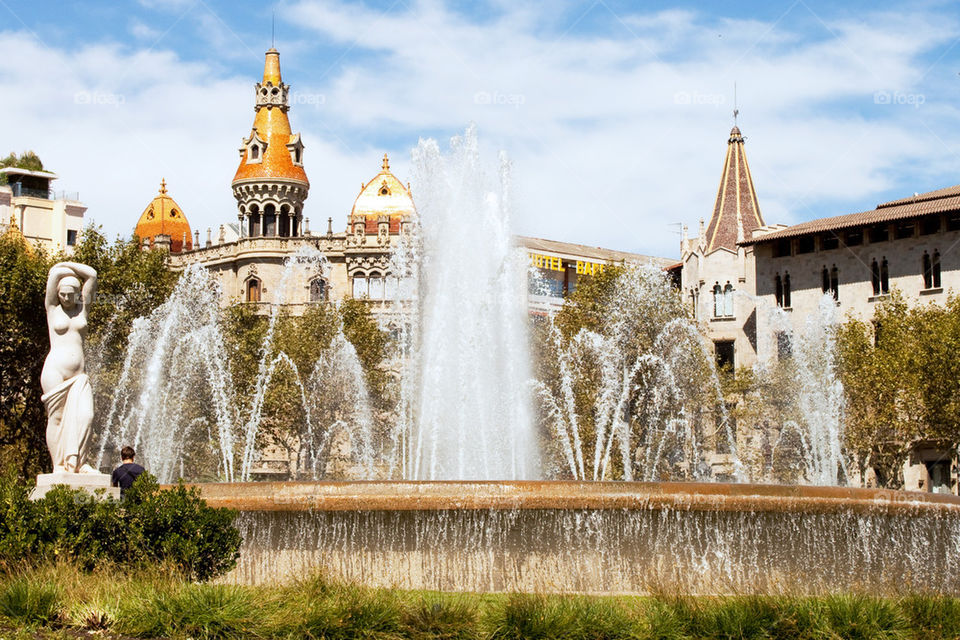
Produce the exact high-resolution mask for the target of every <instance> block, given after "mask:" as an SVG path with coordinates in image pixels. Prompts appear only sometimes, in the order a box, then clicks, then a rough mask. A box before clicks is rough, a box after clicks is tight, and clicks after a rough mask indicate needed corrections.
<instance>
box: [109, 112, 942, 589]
mask: <svg viewBox="0 0 960 640" xmlns="http://www.w3.org/2000/svg"><path fill="white" fill-rule="evenodd" d="M414 165H415V167H416V171H415V173H416V189H415V192H416V193H417V194H418V208H419V216H420V221H419V222H420V224H419V225H418V227H419V229H418V231H416V232H415V233H412V234H409V235H406V236H404V237H403V238H402V239H401V243H400V245H399V246H398V247H397V248H396V250H395V252H394V255H393V263H392V267H391V271H392V273H393V274H395V275H396V276H398V278H399V285H398V286H399V288H400V289H401V290H402V291H400V293H399V295H397V296H396V297H395V300H394V302H393V303H392V304H393V305H394V312H395V313H394V316H395V317H397V318H399V319H400V321H399V323H398V324H397V325H396V327H395V334H396V348H397V354H396V358H395V362H394V364H393V366H394V367H395V369H396V371H398V372H399V391H398V394H397V396H398V400H397V404H396V409H395V411H394V415H393V419H392V421H391V425H390V428H389V429H387V431H386V433H385V434H380V435H378V433H379V432H378V430H377V429H376V428H375V427H374V424H375V422H376V420H375V416H374V413H373V410H372V408H371V405H370V402H369V395H368V390H367V388H366V386H365V381H364V376H363V370H362V368H361V366H360V362H359V360H358V357H357V353H356V350H355V349H354V348H353V345H351V344H350V342H349V340H347V338H346V336H345V335H344V333H343V331H342V330H340V331H338V332H336V334H335V336H334V337H333V339H332V341H331V343H330V346H329V347H328V349H327V350H326V351H325V352H324V355H323V356H322V357H321V358H320V360H318V361H317V362H316V363H315V365H314V366H313V368H312V370H310V371H299V370H297V368H296V366H295V365H294V364H293V361H292V360H291V359H290V358H289V357H287V356H286V355H285V354H284V353H282V352H278V351H277V349H276V348H275V345H274V336H275V329H276V326H277V322H278V320H277V318H278V313H279V312H278V308H279V307H280V305H275V306H274V307H273V309H271V311H270V316H269V319H268V325H267V331H266V334H265V336H264V338H263V341H262V344H261V346H260V349H259V353H258V360H257V373H256V375H255V380H254V382H253V384H252V389H253V392H252V393H251V394H250V397H249V398H246V397H237V396H236V395H235V392H234V391H233V384H232V379H231V376H232V373H231V370H230V368H229V366H228V365H227V363H228V362H229V353H228V349H227V347H226V341H225V339H224V335H223V330H222V324H221V321H220V319H219V317H220V310H219V306H218V302H217V301H218V299H219V295H218V292H217V290H216V286H215V283H213V282H211V280H210V278H209V276H208V275H207V274H206V273H205V272H204V271H203V270H202V269H199V268H190V269H188V270H187V271H186V272H185V273H184V274H183V276H182V277H181V280H180V282H179V284H178V286H177V289H176V291H175V292H174V294H173V296H171V298H170V300H169V301H167V303H166V304H164V305H163V306H161V307H159V308H158V309H157V310H156V311H155V312H154V314H153V315H152V316H151V317H150V318H146V319H143V320H142V321H138V323H136V324H135V326H134V329H133V332H132V334H131V336H130V340H129V348H128V351H127V354H126V360H125V362H124V364H123V368H122V373H121V375H120V380H119V381H118V382H117V384H116V394H115V399H114V403H113V406H112V407H111V408H110V411H109V414H108V416H107V419H106V427H105V429H104V430H103V433H101V439H100V455H101V459H102V457H103V456H104V452H105V451H108V450H109V449H110V448H111V447H115V446H117V445H118V444H120V443H121V442H127V441H133V442H134V443H136V444H135V446H137V448H138V449H140V450H141V455H142V457H143V459H145V460H146V462H147V466H148V467H149V468H150V469H151V471H154V472H155V473H157V474H158V475H159V477H160V478H161V479H162V480H164V481H172V480H173V479H175V478H176V477H177V476H178V473H182V471H180V469H182V467H181V465H182V464H183V460H184V456H186V455H193V456H196V455H201V454H197V453H189V454H188V452H187V451H186V450H185V449H184V442H186V441H187V440H189V438H188V435H189V434H191V433H194V434H196V433H198V432H199V433H200V434H201V435H204V434H206V438H207V440H208V441H209V442H211V443H213V444H212V445H211V446H210V447H209V449H210V454H209V455H210V456H211V457H212V458H213V459H214V460H215V464H214V467H215V468H216V475H217V479H219V480H221V482H208V483H202V484H199V485H198V486H199V487H200V490H201V492H202V494H203V495H204V497H205V498H206V499H207V500H208V502H209V503H210V504H212V505H214V506H226V507H233V508H236V509H239V510H240V516H239V518H238V526H239V527H240V528H241V531H242V533H243V537H244V547H243V549H242V555H241V558H240V561H239V564H238V566H237V568H236V569H235V570H234V571H233V572H232V573H231V574H230V575H229V576H227V577H226V580H227V581H233V582H240V583H259V582H268V581H276V580H286V579H290V578H294V577H297V576H300V575H303V574H304V573H305V572H308V571H311V570H315V569H317V568H322V569H323V570H324V571H325V572H326V573H327V574H328V575H329V576H330V577H334V578H341V579H345V580H355V581H361V582H364V583H366V584H369V585H374V586H384V587H404V588H411V589H438V590H473V591H512V590H521V591H559V592H572V591H576V592H590V593H650V592H652V591H663V590H668V591H681V592H686V593H693V594H716V593H757V592H759V593H764V592H782V591H798V592H805V593H810V592H822V591H831V590H846V589H869V590H870V591H872V592H879V591H890V592H896V591H898V590H902V589H905V588H908V589H931V590H936V591H940V592H944V593H957V592H960V578H958V577H957V576H958V575H960V572H958V571H957V569H958V568H960V566H957V565H958V564H960V560H958V558H960V553H958V551H960V500H958V499H956V498H954V497H949V496H942V495H934V494H915V493H906V492H897V491H887V490H876V489H858V488H848V487H841V486H837V485H840V484H842V483H845V482H846V481H847V478H846V476H845V475H844V474H845V469H846V468H847V466H846V462H845V460H844V456H843V451H842V447H841V442H842V433H841V430H840V426H841V425H842V410H843V409H842V389H840V388H839V387H838V384H837V382H836V378H835V376H834V374H833V362H832V355H831V348H830V339H831V336H832V327H833V326H834V324H835V322H836V319H835V318H834V317H833V316H831V313H833V314H835V307H832V306H831V305H832V302H831V303H830V304H827V303H825V305H824V306H823V307H822V309H821V314H820V315H819V316H818V317H816V318H812V319H811V321H810V323H809V325H808V327H807V330H806V331H805V332H802V333H801V334H798V335H793V336H788V337H789V342H790V344H791V348H792V350H793V354H794V360H795V366H796V370H797V380H798V381H799V384H798V385H797V388H798V391H797V397H796V401H795V402H796V406H798V407H799V409H798V410H799V412H800V414H801V418H800V419H798V420H795V421H793V422H791V423H790V425H788V428H789V429H790V430H792V431H793V432H795V433H796V434H799V438H800V440H801V443H802V450H803V455H802V458H803V460H802V467H803V468H802V469H801V470H800V471H798V474H797V477H799V478H800V479H801V481H802V482H804V483H805V484H806V486H784V485H771V484H751V483H750V482H751V481H754V480H756V479H761V478H765V477H766V476H764V475H763V473H760V472H756V471H753V470H752V469H751V465H750V464H749V461H750V458H751V454H750V452H749V451H743V450H742V447H741V446H740V443H739V441H738V438H737V434H736V427H735V425H733V423H732V420H731V418H730V416H729V415H728V413H727V408H726V400H725V398H724V397H723V393H722V391H721V385H720V382H719V379H718V376H717V373H716V371H715V370H714V367H713V364H712V354H711V353H710V352H709V351H708V350H707V347H706V346H705V344H704V342H703V339H702V338H701V337H700V334H699V333H698V331H697V327H696V325H695V324H694V323H692V322H691V321H689V320H687V319H686V318H685V317H684V315H683V314H682V313H679V312H675V305H677V304H679V301H678V300H675V298H676V296H674V295H673V293H672V291H671V289H670V286H669V283H668V282H667V280H666V278H665V277H664V276H663V274H662V273H661V272H660V271H659V270H657V269H655V268H652V267H650V268H647V267H638V268H633V269H628V270H626V272H625V273H624V274H623V275H622V280H621V281H619V282H618V286H617V287H616V288H615V291H614V293H613V294H612V295H613V298H612V299H611V300H609V301H606V302H607V303H608V308H609V309H611V310H612V311H611V313H609V314H606V317H605V318H604V319H603V320H602V322H600V323H598V326H596V327H594V328H592V329H590V330H586V329H584V330H580V331H578V332H577V333H575V334H574V335H566V334H564V331H563V329H562V328H561V327H558V326H555V325H553V324H550V323H548V324H547V325H546V326H541V329H542V330H543V331H544V333H545V335H546V336H547V338H548V339H547V341H546V344H547V350H548V353H549V354H550V357H551V362H550V367H551V368H552V369H551V370H552V371H554V372H555V374H556V375H554V376H552V377H551V378H544V379H540V380H535V379H534V376H533V374H532V369H531V366H530V362H531V355H530V347H529V336H528V335H527V332H528V326H527V319H526V317H525V290H526V285H525V278H524V269H525V266H524V262H525V261H524V260H523V256H521V255H519V254H518V253H517V251H516V250H515V249H514V248H513V247H512V245H511V233H510V215H511V210H510V177H509V165H508V163H507V162H506V160H505V159H503V158H501V163H500V170H499V172H498V173H497V174H496V178H493V179H491V177H490V176H488V175H487V174H486V173H485V170H484V165H483V163H482V162H481V154H480V151H479V144H478V140H477V137H476V133H475V131H473V130H472V129H469V130H468V131H467V132H466V134H465V135H463V136H460V137H457V138H455V139H454V140H453V142H452V144H451V149H450V151H449V152H442V151H441V150H440V148H439V146H438V145H437V144H436V143H435V142H433V141H423V142H421V144H420V146H419V147H418V148H417V150H416V151H415V152H414ZM465 220H468V221H469V230H467V231H465V229H464V221H465ZM316 268H320V269H322V268H323V256H322V254H320V253H319V252H317V251H316V250H304V251H302V252H301V253H298V254H297V255H296V256H294V257H292V258H291V259H290V260H288V262H287V265H286V268H285V274H284V276H283V281H284V283H286V282H287V281H288V280H289V281H291V282H292V281H295V280H297V278H298V276H297V272H298V270H301V269H316ZM285 286H286V285H281V287H280V289H281V294H280V295H281V300H282V295H283V294H282V291H283V289H284V287H285ZM637 309H640V310H642V311H641V312H637ZM782 329H783V330H784V331H785V330H786V328H785V326H784V327H782ZM279 372H286V374H289V376H290V378H291V379H292V380H293V381H294V386H295V388H296V390H297V393H296V394H294V395H297V396H298V397H299V401H300V403H301V405H302V412H303V415H304V421H305V424H304V427H303V429H301V431H300V432H299V433H300V435H299V436H298V440H297V446H298V447H299V454H298V456H297V457H298V460H299V462H298V464H297V472H298V473H299V474H300V475H301V477H305V478H308V479H310V481H304V482H235V481H236V480H242V481H246V480H249V479H250V478H251V477H252V476H251V471H252V469H253V468H254V465H255V464H256V463H257V443H258V438H259V435H260V434H261V429H262V426H263V420H264V416H263V407H264V398H265V396H266V394H267V393H268V390H269V389H270V388H271V385H272V384H274V381H275V378H276V376H277V375H279ZM286 374H285V375H286ZM585 380H586V381H590V382H592V387H591V389H590V393H589V394H584V393H582V391H581V390H582V389H583V385H584V381H585ZM584 398H586V400H585V399H584ZM201 439H202V438H201ZM708 449H709V450H712V451H714V452H722V454H719V457H718V456H717V455H715V456H713V457H710V456H708V455H707V453H706V451H707V450H708ZM721 458H722V459H721ZM190 464H193V462H192V461H191V463H190ZM190 464H188V466H190ZM334 478H335V479H334ZM730 481H735V482H730ZM818 485H819V486H818Z"/></svg>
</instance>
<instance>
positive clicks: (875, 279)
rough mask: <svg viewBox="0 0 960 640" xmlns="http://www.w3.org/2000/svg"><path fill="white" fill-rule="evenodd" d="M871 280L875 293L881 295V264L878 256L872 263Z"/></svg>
mask: <svg viewBox="0 0 960 640" xmlns="http://www.w3.org/2000/svg"><path fill="white" fill-rule="evenodd" d="M870 282H871V283H872V284H873V295H875V296H878V295H880V265H879V264H877V259H876V258H874V259H873V262H871V263H870Z"/></svg>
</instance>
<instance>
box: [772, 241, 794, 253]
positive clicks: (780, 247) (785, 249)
mask: <svg viewBox="0 0 960 640" xmlns="http://www.w3.org/2000/svg"><path fill="white" fill-rule="evenodd" d="M790 253H791V251H790V239H789V238H786V239H783V240H777V241H776V242H775V243H774V244H773V257H774V258H785V257H787V256H789V255H790Z"/></svg>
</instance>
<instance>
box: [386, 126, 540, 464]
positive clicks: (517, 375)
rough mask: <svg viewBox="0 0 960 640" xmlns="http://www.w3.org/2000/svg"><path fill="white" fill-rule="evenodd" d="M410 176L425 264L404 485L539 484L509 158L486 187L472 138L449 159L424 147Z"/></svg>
mask: <svg viewBox="0 0 960 640" xmlns="http://www.w3.org/2000/svg"><path fill="white" fill-rule="evenodd" d="M414 165H415V173H416V180H415V184H416V193H417V194H418V209H419V215H420V222H421V227H420V229H421V245H420V247H421V249H420V250H421V251H422V254H421V255H420V264H419V267H418V268H417V270H416V272H417V274H419V278H418V280H419V282H418V284H419V317H418V318H416V319H414V320H413V322H414V323H416V324H418V326H417V328H416V329H415V330H414V332H413V336H412V337H414V338H415V339H416V340H417V342H418V345H417V348H416V351H415V352H413V353H411V356H412V357H413V358H414V359H415V363H413V364H412V365H411V367H410V369H409V370H408V371H409V372H410V373H411V374H413V376H414V377H413V378H412V379H406V380H405V384H406V385H407V387H408V391H407V393H406V394H405V397H406V398H411V397H413V398H415V399H414V400H412V401H411V402H410V406H409V410H410V411H411V412H412V413H413V415H412V417H411V418H410V420H409V425H410V431H409V433H408V434H406V436H405V438H406V450H407V455H406V456H405V457H406V460H407V462H406V465H405V473H404V475H405V476H407V477H409V478H413V479H430V480H439V479H488V480H508V479H532V478H536V477H537V476H538V474H539V471H538V466H539V461H538V451H537V446H536V434H535V431H534V428H533V421H532V419H531V406H530V397H529V387H528V384H527V381H528V379H529V356H528V348H527V334H526V280H525V277H524V270H525V264H524V262H525V261H524V260H523V258H522V254H520V253H519V252H518V251H517V250H516V249H515V248H514V247H513V244H512V234H511V231H510V213H511V212H510V169H509V164H508V162H507V160H506V159H505V158H504V157H502V156H501V158H500V170H499V175H498V177H497V179H490V178H489V177H488V175H487V174H486V172H485V170H484V167H483V164H482V162H481V158H480V150H479V142H478V139H477V134H476V130H475V129H474V128H472V127H471V128H469V129H468V130H467V131H466V133H465V134H464V135H463V136H458V137H455V138H453V139H452V140H451V144H450V150H449V152H447V153H442V152H441V151H440V148H439V146H438V145H437V143H436V142H434V141H432V140H427V141H421V143H420V145H419V146H418V147H417V149H416V150H415V151H414ZM410 385H414V389H413V390H410V389H409V387H410Z"/></svg>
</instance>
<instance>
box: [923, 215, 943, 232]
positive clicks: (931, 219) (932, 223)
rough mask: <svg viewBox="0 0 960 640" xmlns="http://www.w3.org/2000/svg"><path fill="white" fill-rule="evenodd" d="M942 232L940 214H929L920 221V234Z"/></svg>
mask: <svg viewBox="0 0 960 640" xmlns="http://www.w3.org/2000/svg"><path fill="white" fill-rule="evenodd" d="M939 232H940V216H927V217H926V218H924V219H923V220H922V221H921V222H920V235H923V236H929V235H932V234H934V233H939Z"/></svg>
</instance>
